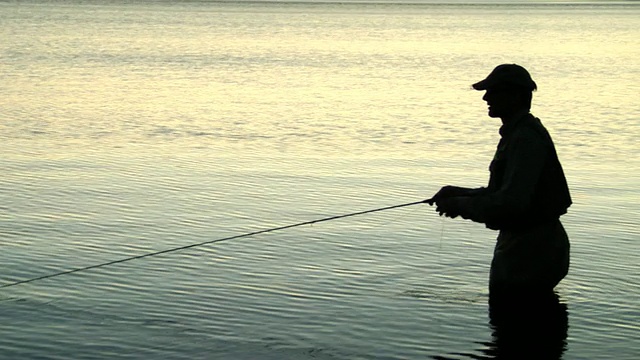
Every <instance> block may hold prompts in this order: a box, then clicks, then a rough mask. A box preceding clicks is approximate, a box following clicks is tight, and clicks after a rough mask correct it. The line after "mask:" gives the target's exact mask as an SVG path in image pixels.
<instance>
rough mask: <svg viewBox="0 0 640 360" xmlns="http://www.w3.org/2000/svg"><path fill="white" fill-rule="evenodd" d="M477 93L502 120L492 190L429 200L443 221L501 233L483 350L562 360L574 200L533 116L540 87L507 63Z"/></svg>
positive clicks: (447, 191) (452, 190)
mask: <svg viewBox="0 0 640 360" xmlns="http://www.w3.org/2000/svg"><path fill="white" fill-rule="evenodd" d="M473 87H474V88H475V89H476V90H485V91H486V93H485V95H484V96H483V100H485V101H486V102H487V104H488V105H489V116H490V117H493V118H500V119H501V120H502V127H501V128H500V136H501V139H500V142H499V143H498V147H497V150H496V153H495V156H494V158H493V161H492V162H491V165H490V167H489V170H490V178H489V184H488V186H487V187H481V188H477V189H470V188H462V187H457V186H444V187H443V188H442V189H440V191H438V192H437V193H436V194H435V195H434V196H433V197H432V198H431V199H429V200H427V202H429V203H430V204H433V203H435V204H436V206H437V208H436V211H438V212H439V213H440V215H445V216H448V217H451V218H455V217H457V216H461V217H462V218H465V219H470V220H473V221H476V222H480V223H484V224H485V225H486V226H487V227H488V228H490V229H494V230H498V231H499V234H498V240H497V244H496V246H495V250H494V257H493V260H492V262H491V274H490V277H489V294H490V318H491V327H492V329H493V338H494V341H493V342H492V343H491V344H487V345H488V346H489V347H488V348H487V349H483V350H482V351H483V352H484V353H485V354H486V355H489V357H488V358H490V359H519V360H522V359H559V358H560V357H561V355H562V352H563V350H564V346H565V339H566V336H567V326H568V325H567V319H568V318H567V312H566V306H565V305H564V304H561V303H560V302H559V301H558V298H557V296H556V294H555V293H554V292H553V288H554V287H555V286H556V285H557V284H558V283H559V282H560V280H562V279H563V278H564V277H565V276H566V275H567V272H568V270H569V239H568V237H567V234H566V232H565V231H564V228H563V227H562V224H561V223H560V220H559V218H560V216H561V215H563V214H565V213H566V212H567V208H568V207H569V206H570V205H571V196H570V194H569V189H568V186H567V182H566V179H565V176H564V172H563V170H562V166H561V165H560V162H559V161H558V156H557V155H556V150H555V147H554V145H553V141H552V140H551V137H550V136H549V133H548V132H547V130H546V129H545V128H544V126H543V125H542V123H541V122H540V120H539V119H538V118H536V117H534V116H533V115H531V114H530V113H529V110H530V108H531V99H532V93H533V91H534V90H536V88H537V86H536V83H535V82H534V81H533V79H531V76H530V75H529V72H527V70H525V69H524V68H523V67H521V66H519V65H515V64H503V65H499V66H498V67H496V68H495V69H494V70H493V71H492V72H491V73H490V74H489V76H487V78H486V79H484V80H482V81H480V82H478V83H475V84H473ZM434 358H436V359H446V358H444V357H434ZM474 358H475V357H474ZM479 358H486V357H479Z"/></svg>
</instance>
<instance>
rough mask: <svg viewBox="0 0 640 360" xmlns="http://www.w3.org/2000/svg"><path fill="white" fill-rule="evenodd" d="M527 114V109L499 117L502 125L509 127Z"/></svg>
mask: <svg viewBox="0 0 640 360" xmlns="http://www.w3.org/2000/svg"><path fill="white" fill-rule="evenodd" d="M528 113H529V109H519V110H515V111H513V112H512V113H510V114H508V115H505V116H502V117H500V119H501V120H502V124H503V125H509V124H512V123H514V122H516V121H517V120H518V119H520V118H521V117H523V116H525V115H526V114H528Z"/></svg>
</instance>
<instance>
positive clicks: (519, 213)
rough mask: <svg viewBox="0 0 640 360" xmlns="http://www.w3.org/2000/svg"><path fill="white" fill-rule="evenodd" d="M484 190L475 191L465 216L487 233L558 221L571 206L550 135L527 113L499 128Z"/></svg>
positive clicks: (471, 193) (469, 200) (471, 195)
mask: <svg viewBox="0 0 640 360" xmlns="http://www.w3.org/2000/svg"><path fill="white" fill-rule="evenodd" d="M500 135H501V139H500V142H499V143H498V147H497V150H496V153H495V156H494V158H493V161H492V162H491V165H490V166H489V171H490V173H491V175H490V179H489V184H488V186H487V187H483V188H479V189H473V190H470V191H469V192H468V194H469V195H470V197H469V198H468V202H467V205H468V206H466V210H467V211H465V213H466V214H463V216H464V217H466V218H468V219H471V220H473V221H477V222H481V223H484V224H485V225H486V226H487V227H488V228H491V229H496V230H500V229H523V228H527V227H530V226H534V225H536V224H539V223H542V222H545V221H550V220H555V219H558V218H559V217H560V216H561V215H563V214H564V213H566V211H567V208H568V207H569V206H570V205H571V196H570V194H569V188H568V186H567V181H566V178H565V175H564V172H563V170H562V166H561V165H560V162H559V160H558V156H557V154H556V150H555V146H554V144H553V141H552V140H551V136H550V135H549V133H548V132H547V130H546V129H545V128H544V126H543V125H542V123H541V122H540V120H539V119H538V118H536V117H534V116H533V115H531V114H529V113H526V114H524V115H523V116H519V117H517V118H515V119H514V120H513V121H511V122H508V123H505V125H503V126H502V127H501V128H500Z"/></svg>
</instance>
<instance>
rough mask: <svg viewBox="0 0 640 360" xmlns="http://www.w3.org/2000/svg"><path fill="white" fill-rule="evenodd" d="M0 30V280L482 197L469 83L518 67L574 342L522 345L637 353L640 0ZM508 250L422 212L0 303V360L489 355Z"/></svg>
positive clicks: (33, 15) (9, 293)
mask: <svg viewBox="0 0 640 360" xmlns="http://www.w3.org/2000/svg"><path fill="white" fill-rule="evenodd" d="M0 24H1V27H0V28H1V29H2V30H1V32H0V38H1V39H2V41H0V58H1V61H0V78H1V79H2V89H1V90H0V91H1V94H2V96H1V97H0V109H1V112H0V114H1V116H2V118H1V119H0V140H1V141H0V150H1V153H2V157H1V159H2V163H1V166H2V167H1V168H2V177H1V178H0V236H1V238H2V242H1V243H0V249H1V251H2V261H1V262H0V263H1V264H0V280H1V283H2V284H9V283H12V282H15V281H19V280H24V279H29V278H33V277H38V276H42V275H46V274H50V273H55V272H58V271H63V270H69V269H74V268H79V267H84V266H88V265H92V264H98V263H102V262H108V261H112V260H117V259H121V258H126V257H129V256H135V255H139V254H144V253H149V252H153V251H160V250H163V249H169V248H174V247H179V246H185V245H189V244H193V243H200V242H204V241H208V240H214V239H219V238H224V237H228V236H233V235H238V234H243V233H247V232H252V231H258V230H262V229H268V228H271V227H278V226H283V225H288V224H294V223H298V222H304V221H309V220H313V219H319V218H324V217H328V216H333V215H339V214H345V213H351V212H355V211H362V210H368V209H374V208H379V207H383V206H390V205H396V204H402V203H407V202H412V201H417V200H421V199H424V198H427V197H429V196H430V195H432V193H433V192H435V191H436V190H437V189H439V187H440V186H442V185H444V184H450V183H451V184H458V185H463V186H481V185H484V184H485V183H486V181H487V177H488V172H487V165H488V163H489V161H490V159H491V157H492V154H493V150H494V146H495V144H496V143H497V140H498V134H497V129H498V126H499V124H498V123H496V121H495V120H494V119H489V118H488V117H487V116H486V106H485V105H484V102H483V101H482V100H481V96H482V94H481V93H478V92H475V91H472V90H470V84H471V83H473V82H475V81H477V80H479V79H481V78H483V77H484V76H485V75H486V74H487V73H488V72H489V71H490V70H491V69H492V68H493V67H494V66H495V65H497V64H499V63H503V62H516V63H519V64H522V65H524V66H526V67H527V68H528V69H529V70H530V71H531V73H532V74H533V76H534V79H535V80H536V81H537V82H538V84H539V91H538V92H537V93H535V96H534V107H533V109H532V111H533V113H534V114H536V115H537V116H539V117H541V118H542V120H543V122H544V123H545V125H546V126H547V128H548V129H549V130H550V132H551V133H552V135H553V136H554V138H555V141H556V145H557V148H558V152H559V154H560V158H561V160H562V162H563V164H564V166H565V170H566V172H567V177H568V180H569V182H570V186H571V189H572V194H573V197H574V201H575V204H574V206H573V207H572V208H571V209H570V212H569V213H568V214H567V215H566V216H564V217H563V222H564V224H565V226H566V228H567V231H568V232H569V235H570V238H571V241H572V256H573V258H572V269H571V272H570V274H569V276H568V277H567V278H566V279H565V280H564V281H563V282H562V283H561V284H560V285H559V286H558V288H557V290H558V294H559V296H560V301H561V303H562V304H563V305H565V306H566V307H567V309H568V321H567V320H562V318H561V319H560V320H561V321H560V322H563V321H564V325H563V324H560V325H559V327H554V326H552V325H551V324H552V323H551V322H550V323H549V325H548V326H549V327H550V329H549V333H553V331H554V329H556V328H560V329H562V328H563V327H564V328H565V330H566V327H567V326H568V330H566V332H565V334H564V335H562V336H560V337H559V338H556V339H552V340H551V343H552V344H551V345H550V343H549V342H548V341H547V340H545V339H543V338H540V339H537V338H536V339H533V340H532V341H533V342H534V343H536V344H537V345H539V346H552V345H553V346H559V348H560V349H561V350H560V352H561V353H562V358H563V359H637V358H640V350H639V349H640V327H639V326H638V320H639V319H640V307H639V305H638V298H639V296H640V275H639V272H638V268H637V264H638V263H639V262H640V255H639V254H640V241H639V240H640V229H639V228H638V225H637V219H638V217H640V205H639V203H640V201H639V200H640V175H639V174H638V168H639V165H640V160H638V156H637V154H638V151H639V150H640V146H639V145H638V140H637V139H638V136H640V129H639V125H638V124H639V120H640V106H639V105H638V101H637V99H638V95H637V94H638V93H639V92H640V86H639V85H638V81H637V79H638V77H639V75H640V63H639V62H638V59H639V58H640V6H637V5H634V4H633V3H629V4H626V5H625V4H613V5H609V4H598V3H596V4H581V5H566V4H556V5H553V4H547V5H530V4H529V5H522V4H521V5H420V6H417V5H412V6H408V5H398V4H377V5H371V4H370V5H353V4H351V5H349V4H346V5H345V4H304V3H302V4H289V5H287V4H256V3H251V4H246V3H245V4H239V3H202V2H201V3H182V4H170V3H157V2H155V3H154V2H137V3H135V4H124V3H118V2H111V3H108V4H95V3H93V4H92V3H87V2H84V3H80V2H78V3H75V2H71V1H69V2H63V3H56V4H51V3H48V2H30V3H0ZM495 236H496V234H495V233H494V232H492V231H490V230H487V229H485V228H484V227H483V226H481V225H479V224H474V223H470V222H466V221H462V220H451V219H442V218H440V217H438V216H437V214H435V213H434V212H433V209H432V208H429V207H428V206H426V205H425V206H412V207H406V208H402V209H395V210H389V211H385V212H378V213H373V214H368V215H364V216H359V217H351V218H346V219H341V220H335V221H331V222H323V223H317V224H314V225H307V226H301V227H296V228H291V229H287V230H284V231H279V232H271V233H268V234H262V235H259V236H255V237H247V238H242V239H236V240H232V241H226V242H220V243H216V244H213V245H209V246H203V247H197V248H191V249H188V250H184V251H181V252H173V253H168V254H164V255H160V256H155V257H149V258H144V259H139V260H134V261H130V262H125V263H121V264H116V265H113V266H109V267H104V268H100V269H94V270H89V271H86V272H82V273H76V274H69V275H65V276H60V277H55V278H51V279H45V280H41V281H37V282H32V283H28V284H22V285H17V286H12V287H6V288H3V289H1V290H0V314H1V316H2V322H0V358H2V359H107V358H131V359H312V358H314V359H316V358H317V359H425V358H436V359H444V358H448V359H470V358H474V359H477V358H495V357H496V356H497V355H496V353H497V351H499V350H500V349H501V348H504V346H505V343H506V341H507V340H505V338H504V337H501V336H500V332H495V330H496V329H494V328H492V326H491V325H490V323H489V315H488V312H487V305H486V302H487V289H486V281H487V276H488V266H489V262H490V259H491V252H492V247H493V242H494V239H495ZM545 326H546V325H545ZM561 332H562V331H561ZM545 341H547V342H545ZM558 344H559V345H558ZM556 358H557V356H556Z"/></svg>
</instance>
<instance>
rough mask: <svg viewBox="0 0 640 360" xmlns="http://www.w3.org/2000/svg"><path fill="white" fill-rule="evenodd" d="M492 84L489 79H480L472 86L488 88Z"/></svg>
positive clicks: (482, 88) (478, 88)
mask: <svg viewBox="0 0 640 360" xmlns="http://www.w3.org/2000/svg"><path fill="white" fill-rule="evenodd" d="M490 86H491V82H490V81H488V80H487V79H484V80H482V81H478V82H477V83H475V84H473V85H471V87H473V88H474V89H476V90H487V89H488V88H489V87H490Z"/></svg>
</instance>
